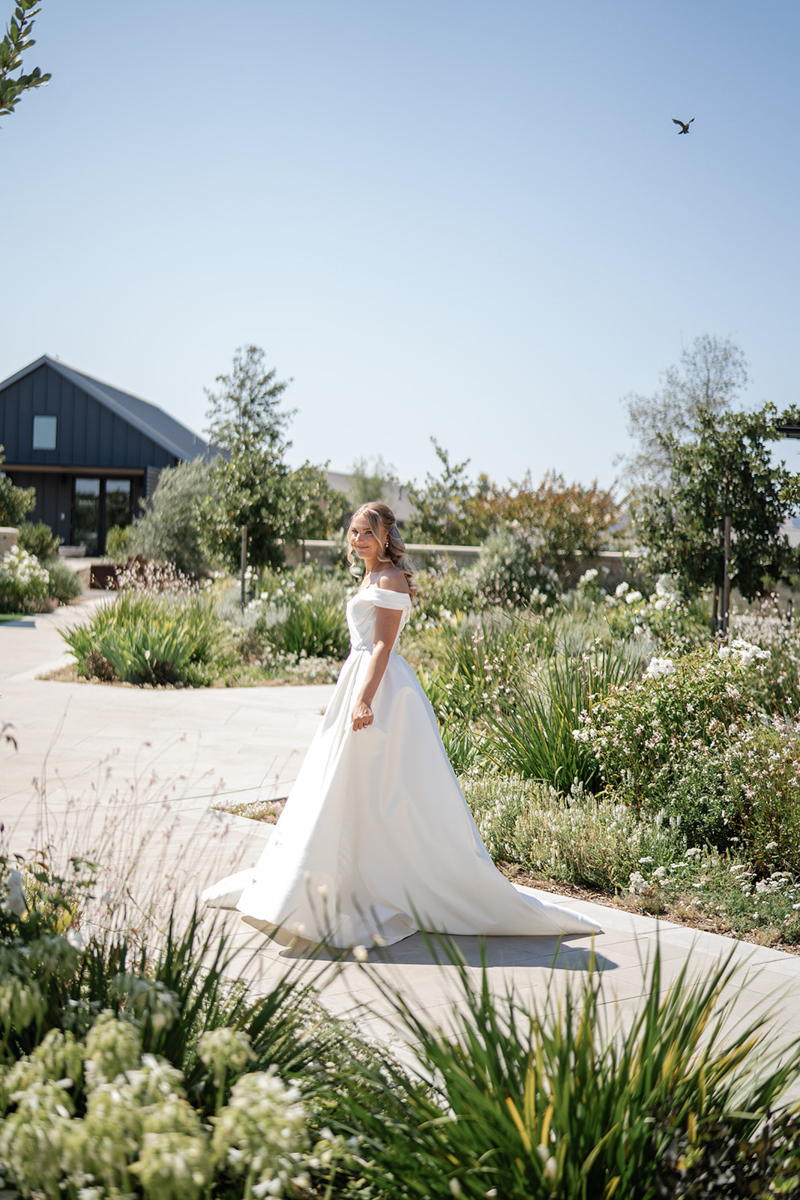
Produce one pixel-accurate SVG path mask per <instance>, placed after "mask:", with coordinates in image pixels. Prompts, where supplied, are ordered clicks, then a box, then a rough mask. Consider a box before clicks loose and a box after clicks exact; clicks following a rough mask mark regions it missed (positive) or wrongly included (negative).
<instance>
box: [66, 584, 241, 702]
mask: <svg viewBox="0 0 800 1200" xmlns="http://www.w3.org/2000/svg"><path fill="white" fill-rule="evenodd" d="M61 636H62V637H63V638H64V640H65V642H66V643H67V645H68V646H69V648H70V649H71V650H72V653H73V654H74V655H75V658H76V659H77V664H78V673H79V674H80V675H83V676H85V677H87V678H91V677H93V676H94V677H95V678H100V679H103V678H108V676H109V674H110V673H113V677H115V678H117V679H122V680H125V681H126V682H127V683H136V684H142V683H149V684H165V683H177V682H180V683H193V684H197V683H202V682H206V683H207V682H209V680H208V678H207V676H206V674H205V673H204V671H203V668H204V667H207V666H208V665H209V664H211V662H212V661H213V659H214V656H215V653H216V650H217V645H218V643H219V637H220V626H219V622H218V621H217V619H216V617H215V615H214V611H213V608H212V605H211V603H210V601H208V600H207V599H205V598H204V597H201V596H188V597H185V598H179V597H173V596H157V595H155V596H154V595H149V594H147V593H138V594H137V593H135V592H131V591H123V592H121V593H120V596H119V599H118V600H117V602H116V604H105V605H103V606H102V607H101V608H99V609H98V610H97V612H96V613H95V614H94V615H93V617H92V618H91V620H89V621H87V622H85V623H83V624H80V625H76V626H74V627H73V628H72V629H69V630H66V631H62V634H61Z"/></svg>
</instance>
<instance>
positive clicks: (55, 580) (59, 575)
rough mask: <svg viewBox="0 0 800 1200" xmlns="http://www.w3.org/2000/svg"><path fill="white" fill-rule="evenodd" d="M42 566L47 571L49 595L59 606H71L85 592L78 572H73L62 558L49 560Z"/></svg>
mask: <svg viewBox="0 0 800 1200" xmlns="http://www.w3.org/2000/svg"><path fill="white" fill-rule="evenodd" d="M42 566H43V567H44V568H45V570H46V571H47V575H48V579H47V594H48V596H52V598H53V599H54V600H57V601H58V603H59V604H69V602H70V600H75V599H77V597H78V596H80V595H81V594H82V592H83V584H82V583H81V580H80V576H79V575H78V572H77V571H73V569H72V567H70V566H69V565H68V564H67V563H65V562H62V561H61V559H60V558H48V559H46V560H45V561H44V563H43V564H42Z"/></svg>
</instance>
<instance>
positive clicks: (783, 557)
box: [635, 404, 800, 600]
mask: <svg viewBox="0 0 800 1200" xmlns="http://www.w3.org/2000/svg"><path fill="white" fill-rule="evenodd" d="M796 416H797V414H796V413H795V411H794V410H789V411H787V412H785V413H783V414H780V415H779V414H778V410H777V409H776V408H775V406H774V405H773V404H765V405H764V407H763V408H761V409H759V410H758V411H756V412H741V413H721V414H716V415H715V414H712V413H710V412H707V411H706V410H700V412H699V413H698V415H697V418H696V420H695V423H694V427H693V430H692V440H691V441H688V442H685V443H684V442H681V441H679V439H678V437H677V436H676V435H675V434H674V433H673V432H671V431H670V430H669V429H664V430H662V431H661V432H660V433H659V434H658V435H657V437H658V440H659V441H660V443H661V444H662V445H663V447H664V451H665V454H666V456H667V457H668V460H669V480H668V483H667V485H666V486H662V487H654V488H651V489H649V490H648V491H647V492H645V494H644V495H643V496H642V498H641V500H640V503H639V506H638V508H637V510H636V513H635V523H636V530H637V536H638V538H639V540H640V541H641V542H642V544H643V545H644V546H646V547H647V548H648V551H649V559H648V565H649V567H650V569H652V570H653V571H654V572H660V571H661V572H667V573H669V574H671V575H673V576H674V577H675V578H676V579H677V581H678V583H679V585H680V587H681V590H682V591H683V592H684V594H685V595H686V596H687V597H691V596H696V595H698V594H699V593H700V592H701V591H702V590H703V589H708V588H714V587H716V588H720V587H721V586H722V583H723V577H724V523H725V517H726V516H729V517H730V518H731V524H732V531H733V533H732V545H731V567H730V577H731V582H732V586H734V587H736V588H737V589H738V590H739V592H740V593H741V594H742V596H744V597H745V599H747V600H753V599H755V597H756V596H757V595H759V594H760V593H761V592H762V591H763V590H764V588H765V585H766V584H767V583H768V582H779V581H781V580H784V579H788V578H790V577H791V576H792V575H794V574H796V573H797V571H798V567H800V557H799V556H798V552H797V551H796V550H793V549H792V548H791V547H790V545H789V542H788V539H787V537H786V535H785V534H784V533H782V531H781V527H782V525H783V524H784V522H785V521H786V519H787V518H788V517H789V516H791V515H792V514H793V513H794V512H796V510H797V508H798V505H800V476H798V475H797V474H795V473H794V472H791V471H789V470H788V469H787V468H786V466H785V464H784V463H779V464H777V465H776V464H774V463H773V461H772V453H771V449H770V444H771V443H773V442H775V441H778V440H779V439H780V437H781V434H780V433H779V431H778V426H779V425H780V424H781V423H782V422H784V421H791V420H795V419H796Z"/></svg>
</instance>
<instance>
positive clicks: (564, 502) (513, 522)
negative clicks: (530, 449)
mask: <svg viewBox="0 0 800 1200" xmlns="http://www.w3.org/2000/svg"><path fill="white" fill-rule="evenodd" d="M473 506H474V508H475V509H476V511H478V512H480V513H481V514H482V519H483V521H484V522H485V524H486V525H487V526H488V527H489V528H493V529H500V530H509V531H510V532H512V533H513V534H515V535H517V536H518V537H520V538H524V539H525V541H526V542H527V543H528V545H529V546H530V549H531V555H532V558H533V560H534V561H535V563H536V564H537V565H538V568H539V570H540V572H543V573H546V572H551V573H553V574H554V575H555V576H556V577H557V579H558V581H559V582H560V584H561V586H562V587H563V586H565V585H566V583H567V581H568V580H569V578H570V576H571V572H572V569H573V568H574V567H575V565H576V564H577V563H580V562H582V561H584V560H585V559H587V558H594V557H595V555H597V554H599V552H600V551H601V550H602V549H604V548H605V545H606V542H607V539H608V531H609V530H610V528H611V526H612V525H614V524H615V522H616V521H618V520H619V517H620V515H621V510H620V507H619V505H618V504H617V502H616V500H615V498H614V494H613V491H606V490H604V489H603V488H599V487H598V486H597V480H594V482H593V483H592V484H591V485H590V486H589V487H588V488H587V487H584V486H583V485H582V484H580V483H571V484H567V482H566V480H565V479H564V476H563V475H560V474H557V473H556V472H555V471H548V472H546V474H545V476H544V478H543V479H542V481H541V483H540V484H539V485H538V486H536V487H534V485H533V481H532V479H531V476H530V473H528V474H526V475H525V477H524V478H523V479H522V480H521V482H519V483H510V484H509V486H508V487H507V488H501V487H499V486H498V485H497V484H496V483H492V484H490V485H488V486H487V485H486V484H485V482H484V484H483V485H482V486H481V487H479V488H478V491H477V494H476V495H475V497H474V501H473Z"/></svg>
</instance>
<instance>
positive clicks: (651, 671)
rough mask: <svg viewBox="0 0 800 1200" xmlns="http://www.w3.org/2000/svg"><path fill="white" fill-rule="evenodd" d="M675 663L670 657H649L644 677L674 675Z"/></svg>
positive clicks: (655, 677) (656, 677)
mask: <svg viewBox="0 0 800 1200" xmlns="http://www.w3.org/2000/svg"><path fill="white" fill-rule="evenodd" d="M674 674H675V663H674V662H673V660H672V659H671V658H657V657H654V658H651V659H650V663H649V665H648V667H647V670H646V671H645V673H644V675H645V679H658V677H659V676H660V675H674Z"/></svg>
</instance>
